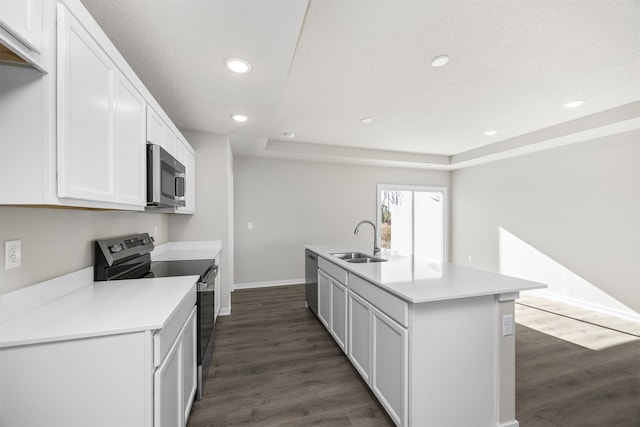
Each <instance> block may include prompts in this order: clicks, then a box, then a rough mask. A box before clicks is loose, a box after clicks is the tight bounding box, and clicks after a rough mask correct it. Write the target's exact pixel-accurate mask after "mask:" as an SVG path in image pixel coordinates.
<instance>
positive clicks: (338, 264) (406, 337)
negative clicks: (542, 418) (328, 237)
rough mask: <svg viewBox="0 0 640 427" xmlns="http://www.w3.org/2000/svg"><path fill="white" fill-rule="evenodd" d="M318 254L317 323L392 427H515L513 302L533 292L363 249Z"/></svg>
mask: <svg viewBox="0 0 640 427" xmlns="http://www.w3.org/2000/svg"><path fill="white" fill-rule="evenodd" d="M305 247H306V249H308V250H310V251H312V252H315V253H316V254H318V318H319V319H320V321H321V322H322V323H323V324H324V325H325V327H326V328H327V329H328V331H329V332H330V334H331V335H332V336H333V337H334V339H335V340H336V343H337V344H338V346H339V347H340V348H341V349H342V350H343V351H344V352H345V354H346V355H347V357H348V358H349V360H350V361H351V362H352V364H353V365H354V367H355V368H356V370H357V371H358V372H359V373H360V375H361V376H362V378H363V379H364V381H365V382H366V383H367V385H368V386H369V387H370V388H371V390H372V391H373V393H374V395H375V396H376V397H377V398H378V400H379V401H380V403H381V404H382V406H383V407H384V408H385V409H386V411H387V413H388V414H389V416H390V417H391V419H392V420H393V421H394V422H395V423H396V424H397V425H400V426H419V427H443V426H460V427H469V426H474V427H507V426H509V427H515V426H518V422H517V421H516V419H515V337H514V332H515V319H514V309H515V307H514V301H515V299H517V298H518V296H519V292H520V291H523V290H530V289H539V288H543V287H545V285H542V284H540V283H535V282H530V281H526V280H521V279H516V278H513V277H507V276H503V275H500V274H495V273H490V272H486V271H480V270H475V269H471V268H467V267H463V266H459V265H455V264H452V263H437V262H433V261H430V260H428V259H424V258H418V257H412V256H401V255H394V254H392V253H390V252H388V251H383V252H382V254H380V256H381V257H382V258H384V259H386V260H387V261H385V262H373V263H351V262H348V261H346V260H343V259H340V258H338V257H336V256H334V255H332V254H334V253H344V252H352V251H360V252H365V253H367V252H368V253H371V251H370V250H368V251H367V250H366V249H363V248H362V247H354V246H345V245H307V246H305Z"/></svg>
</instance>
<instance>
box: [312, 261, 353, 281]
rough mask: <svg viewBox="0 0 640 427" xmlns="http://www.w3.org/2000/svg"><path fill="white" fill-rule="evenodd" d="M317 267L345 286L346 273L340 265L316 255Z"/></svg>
mask: <svg viewBox="0 0 640 427" xmlns="http://www.w3.org/2000/svg"><path fill="white" fill-rule="evenodd" d="M318 268H319V269H321V270H322V271H324V272H325V273H327V274H328V275H329V276H331V277H333V278H334V279H336V280H337V281H338V282H340V283H342V284H343V285H345V286H346V284H347V274H348V273H347V271H346V270H345V269H343V268H342V267H338V266H337V265H335V264H334V263H332V262H331V261H328V260H326V259H324V258H322V257H318Z"/></svg>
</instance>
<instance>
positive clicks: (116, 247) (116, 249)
mask: <svg viewBox="0 0 640 427" xmlns="http://www.w3.org/2000/svg"><path fill="white" fill-rule="evenodd" d="M122 249H123V248H122V245H121V244H120V243H116V244H115V245H113V246H111V247H110V248H109V251H110V252H111V253H112V254H114V253H116V252H120V251H121V250H122Z"/></svg>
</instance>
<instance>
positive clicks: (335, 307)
mask: <svg viewBox="0 0 640 427" xmlns="http://www.w3.org/2000/svg"><path fill="white" fill-rule="evenodd" d="M318 317H319V318H320V321H322V323H323V324H324V326H325V327H326V328H327V329H328V330H329V332H330V333H331V335H332V336H333V338H334V339H335V340H336V343H337V344H338V346H339V347H340V349H341V350H342V351H344V352H345V353H346V352H347V288H346V286H344V285H343V284H341V283H340V282H338V281H336V280H334V279H333V278H331V277H330V276H328V275H327V274H326V273H325V272H324V271H322V270H318Z"/></svg>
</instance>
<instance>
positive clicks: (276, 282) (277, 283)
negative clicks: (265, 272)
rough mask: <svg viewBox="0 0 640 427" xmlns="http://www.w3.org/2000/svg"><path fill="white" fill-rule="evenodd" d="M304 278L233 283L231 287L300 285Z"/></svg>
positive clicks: (249, 287)
mask: <svg viewBox="0 0 640 427" xmlns="http://www.w3.org/2000/svg"><path fill="white" fill-rule="evenodd" d="M304 282H305V279H290V280H272V281H269V282H251V283H235V284H234V285H233V289H234V290H236V289H254V288H270V287H273V286H287V285H300V284H302V283H304Z"/></svg>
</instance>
